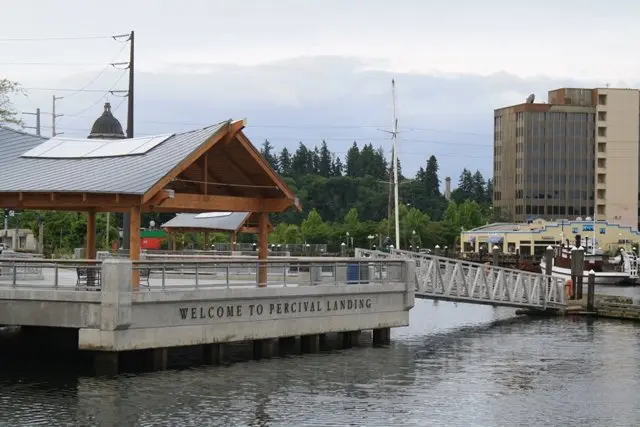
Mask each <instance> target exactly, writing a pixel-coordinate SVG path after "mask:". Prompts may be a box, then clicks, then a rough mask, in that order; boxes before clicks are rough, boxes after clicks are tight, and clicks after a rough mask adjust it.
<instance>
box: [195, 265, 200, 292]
mask: <svg viewBox="0 0 640 427" xmlns="http://www.w3.org/2000/svg"><path fill="white" fill-rule="evenodd" d="M198 285H200V278H199V277H198V263H197V262H196V289H198Z"/></svg>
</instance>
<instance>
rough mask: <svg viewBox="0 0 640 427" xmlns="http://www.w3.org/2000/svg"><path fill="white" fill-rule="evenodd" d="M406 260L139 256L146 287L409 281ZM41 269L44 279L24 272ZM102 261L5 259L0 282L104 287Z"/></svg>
mask: <svg viewBox="0 0 640 427" xmlns="http://www.w3.org/2000/svg"><path fill="white" fill-rule="evenodd" d="M404 264H405V262H404V260H400V259H393V260H357V259H345V258H326V257H324V258H289V259H284V258H279V259H277V260H273V259H272V260H266V261H258V260H255V259H252V260H245V259H239V260H238V259H235V260H234V259H218V260H207V261H197V260H185V261H134V262H133V263H132V268H133V270H134V271H137V272H138V276H139V277H140V282H139V283H140V289H141V290H145V289H150V290H153V289H163V290H172V289H176V290H178V289H202V288H230V287H255V286H256V285H257V284H258V282H259V279H263V280H261V282H262V283H260V285H266V286H281V287H287V286H317V285H334V286H341V285H353V284H374V285H379V284H385V283H389V282H405V277H404V276H405V268H404ZM32 270H33V271H39V272H40V273H41V275H40V277H39V278H38V279H34V278H32V277H30V276H26V275H23V274H22V272H24V271H32ZM101 286H102V260H28V259H24V260H18V259H12V260H0V287H21V288H23V287H30V288H43V289H44V288H54V289H57V288H64V289H67V290H72V289H77V290H99V289H100V288H101Z"/></svg>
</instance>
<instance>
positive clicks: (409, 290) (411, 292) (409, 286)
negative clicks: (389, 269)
mask: <svg viewBox="0 0 640 427" xmlns="http://www.w3.org/2000/svg"><path fill="white" fill-rule="evenodd" d="M403 278H404V281H405V283H406V291H405V294H404V306H405V308H406V309H407V310H409V309H411V308H413V306H414V305H415V302H416V300H415V293H416V286H417V285H418V278H417V276H416V260H415V259H407V260H405V261H404V274H403Z"/></svg>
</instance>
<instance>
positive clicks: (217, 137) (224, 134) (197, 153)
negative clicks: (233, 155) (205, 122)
mask: <svg viewBox="0 0 640 427" xmlns="http://www.w3.org/2000/svg"><path fill="white" fill-rule="evenodd" d="M244 126H245V123H244V120H240V121H237V122H233V123H228V124H227V125H226V126H222V127H220V129H218V131H217V132H216V133H215V134H214V135H213V136H212V137H211V138H209V139H208V140H207V141H205V142H204V143H203V144H202V145H200V147H198V149H197V150H194V151H193V152H192V153H191V154H189V155H188V156H187V157H185V158H184V159H182V161H181V162H180V163H178V165H177V166H176V167H174V168H173V169H172V170H171V171H170V172H169V173H167V174H166V175H165V176H164V177H162V178H161V179H160V180H159V181H158V182H156V183H155V184H154V185H153V187H151V188H150V189H149V191H147V192H146V193H145V195H144V196H143V197H142V203H143V204H146V203H147V202H148V201H149V199H151V198H152V197H153V196H155V195H156V194H157V193H158V192H159V191H161V190H162V189H163V188H165V187H166V186H167V185H169V183H170V182H171V181H173V180H174V179H176V178H177V177H178V175H180V174H181V173H182V172H184V171H185V170H186V169H187V168H188V167H189V166H191V165H192V164H193V163H194V162H195V161H196V160H197V159H199V158H200V157H201V156H202V155H203V154H204V153H206V152H207V151H209V150H210V149H211V147H213V146H214V145H215V144H217V143H218V142H220V141H221V140H222V139H223V138H228V137H229V136H231V137H233V135H235V134H236V133H238V132H240V131H241V130H242V129H243V128H244Z"/></svg>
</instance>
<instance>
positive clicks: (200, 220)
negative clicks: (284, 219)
mask: <svg viewBox="0 0 640 427" xmlns="http://www.w3.org/2000/svg"><path fill="white" fill-rule="evenodd" d="M161 228H162V229H164V230H165V231H166V232H167V233H168V234H169V235H172V234H173V233H181V232H182V233H184V232H194V233H204V247H205V248H208V247H209V233H211V232H213V233H216V232H219V233H229V243H230V246H231V250H232V251H235V250H236V240H237V237H238V234H239V233H251V234H259V233H260V214H258V213H255V212H205V213H200V214H195V215H194V214H189V213H180V214H177V215H176V216H175V217H174V218H172V219H170V220H169V221H167V222H165V223H164V224H162V226H161ZM268 229H269V232H270V231H272V230H273V226H272V225H271V222H268ZM171 241H172V244H173V245H172V246H173V250H175V238H173V237H172V238H171Z"/></svg>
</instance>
